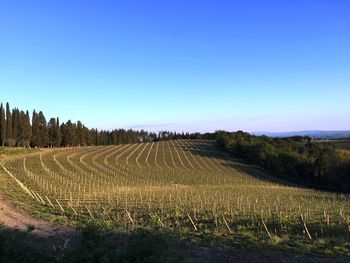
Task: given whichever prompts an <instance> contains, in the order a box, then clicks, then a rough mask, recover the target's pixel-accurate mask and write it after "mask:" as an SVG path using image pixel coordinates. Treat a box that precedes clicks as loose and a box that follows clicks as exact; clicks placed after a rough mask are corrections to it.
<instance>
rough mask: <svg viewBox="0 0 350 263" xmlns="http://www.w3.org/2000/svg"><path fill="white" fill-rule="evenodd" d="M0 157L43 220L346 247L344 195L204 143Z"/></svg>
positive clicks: (11, 192) (4, 177) (14, 195)
mask: <svg viewBox="0 0 350 263" xmlns="http://www.w3.org/2000/svg"><path fill="white" fill-rule="evenodd" d="M2 163H3V165H4V166H5V167H6V169H7V170H8V171H9V172H10V173H11V174H12V175H13V176H15V177H16V178H17V179H18V180H20V181H21V182H22V183H23V184H24V185H25V186H26V187H27V188H29V189H30V190H31V191H32V197H30V196H29V195H28V194H26V193H25V192H24V191H22V190H21V188H20V187H19V186H18V185H16V184H15V183H14V180H13V179H12V178H11V177H10V176H9V175H8V174H6V173H5V171H4V170H1V171H0V179H1V181H2V182H1V186H0V188H1V190H2V191H4V192H6V194H7V195H8V197H9V198H10V199H12V200H14V202H15V203H16V204H17V205H18V206H19V207H21V208H23V209H25V210H27V211H29V212H30V213H32V214H33V215H35V216H38V217H41V218H45V219H49V220H53V221H59V222H63V223H65V224H70V225H79V224H83V225H88V224H89V223H88V222H90V221H91V220H92V221H95V222H101V223H103V224H104V225H107V226H108V227H109V228H110V229H113V231H119V232H125V233H130V232H133V231H134V230H135V229H140V228H141V229H143V230H145V231H154V230H157V231H161V232H166V233H168V234H169V235H172V236H174V237H177V238H180V239H182V240H185V241H187V242H189V243H194V244H201V245H213V246H222V247H227V248H229V247H232V246H234V247H243V248H248V249H254V250H268V249H282V250H286V251H295V252H306V253H322V254H327V255H339V254H342V255H350V245H349V238H350V232H349V226H350V217H349V212H350V203H349V200H350V198H349V195H346V194H338V193H331V192H323V191H317V190H313V189H308V188H305V187H299V186H296V185H295V184H290V183H288V182H285V181H281V180H277V179H275V178H274V177H272V176H269V175H267V174H265V173H264V172H263V171H260V170H257V169H255V168H253V167H251V166H247V165H245V164H242V163H239V162H237V161H236V160H233V159H231V158H230V157H228V156H227V155H226V154H225V153H222V152H220V151H219V150H217V149H216V148H215V146H214V143H213V142H210V141H189V140H180V141H169V142H168V141H166V142H157V143H148V144H132V145H118V146H108V147H84V148H70V149H54V150H51V151H43V152H37V153H34V154H30V155H23V156H17V157H16V158H12V159H4V160H3V161H2ZM48 200H50V202H51V204H52V205H51V204H50V203H49V201H48ZM59 204H60V205H61V207H62V209H63V210H64V211H62V209H61V208H60V206H59ZM52 206H53V207H52ZM92 218H93V219H92ZM301 218H303V219H304V222H305V225H306V228H307V230H308V231H309V233H310V235H311V237H312V239H311V240H309V238H308V236H307V235H306V229H305V226H304V222H303V221H302V219H301ZM264 224H265V225H266V228H267V230H266V228H265V227H264ZM269 235H271V237H270V236H269Z"/></svg>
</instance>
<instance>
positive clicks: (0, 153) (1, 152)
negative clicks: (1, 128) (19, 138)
mask: <svg viewBox="0 0 350 263" xmlns="http://www.w3.org/2000/svg"><path fill="white" fill-rule="evenodd" d="M38 151H40V149H39V148H20V147H1V146H0V158H1V157H7V156H15V155H20V154H26V153H34V152H38Z"/></svg>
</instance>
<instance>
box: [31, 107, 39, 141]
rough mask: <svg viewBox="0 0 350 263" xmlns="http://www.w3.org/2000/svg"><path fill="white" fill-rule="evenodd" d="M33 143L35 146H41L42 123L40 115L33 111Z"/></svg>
mask: <svg viewBox="0 0 350 263" xmlns="http://www.w3.org/2000/svg"><path fill="white" fill-rule="evenodd" d="M31 145H32V146H33V147H40V124H39V116H38V114H37V113H36V112H35V110H34V111H33V116H32V139H31Z"/></svg>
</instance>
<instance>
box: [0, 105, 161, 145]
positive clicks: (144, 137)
mask: <svg viewBox="0 0 350 263" xmlns="http://www.w3.org/2000/svg"><path fill="white" fill-rule="evenodd" d="M155 138H158V135H157V134H154V133H148V132H145V131H142V130H141V131H135V130H131V129H130V130H124V129H115V130H112V131H107V130H100V131H99V130H98V129H89V128H87V127H86V126H85V125H84V124H83V123H82V122H81V121H77V122H76V123H75V122H72V121H71V120H68V121H67V122H62V123H60V120H59V118H51V119H49V121H47V120H46V118H45V116H44V113H43V112H42V111H39V112H37V111H35V110H34V111H33V113H32V115H31V116H30V115H29V112H28V110H27V111H23V110H19V109H18V108H13V109H11V108H10V105H9V103H6V106H5V107H4V106H3V104H2V103H1V104H0V145H1V146H10V147H14V146H17V147H71V146H90V145H112V144H121V143H135V142H144V141H151V140H154V139H155Z"/></svg>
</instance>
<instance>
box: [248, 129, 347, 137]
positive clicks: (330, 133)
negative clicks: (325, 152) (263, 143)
mask: <svg viewBox="0 0 350 263" xmlns="http://www.w3.org/2000/svg"><path fill="white" fill-rule="evenodd" d="M251 134H254V135H259V136H260V135H266V136H269V137H291V136H310V137H312V138H320V139H342V138H350V131H317V130H316V131H292V132H263V131H258V132H252V133H251Z"/></svg>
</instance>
